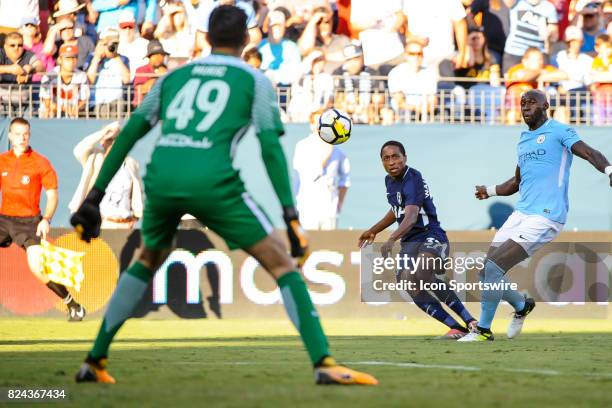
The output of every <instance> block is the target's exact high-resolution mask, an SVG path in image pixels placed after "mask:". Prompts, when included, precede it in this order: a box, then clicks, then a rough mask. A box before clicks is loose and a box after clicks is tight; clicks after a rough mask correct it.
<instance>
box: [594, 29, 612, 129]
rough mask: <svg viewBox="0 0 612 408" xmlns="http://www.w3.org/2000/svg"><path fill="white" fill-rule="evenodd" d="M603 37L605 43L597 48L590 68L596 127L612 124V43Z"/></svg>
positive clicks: (608, 38)
mask: <svg viewBox="0 0 612 408" xmlns="http://www.w3.org/2000/svg"><path fill="white" fill-rule="evenodd" d="M604 36H605V37H606V39H607V41H605V42H602V43H601V44H600V45H599V46H598V47H597V56H596V57H595V59H593V66H592V67H591V78H592V80H593V85H592V90H593V100H594V101H593V102H594V109H595V118H594V119H595V124H596V125H605V124H608V125H609V124H612V42H611V41H610V37H608V36H607V35H606V34H603V35H601V36H600V37H604Z"/></svg>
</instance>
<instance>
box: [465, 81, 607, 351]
mask: <svg viewBox="0 0 612 408" xmlns="http://www.w3.org/2000/svg"><path fill="white" fill-rule="evenodd" d="M547 109H548V101H547V100H546V95H544V93H542V92H540V91H537V90H533V91H528V92H526V93H525V94H524V95H523V96H522V98H521V113H522V115H523V119H524V120H525V123H526V124H527V126H529V130H527V131H524V132H522V133H521V138H520V140H519V144H518V149H517V153H518V165H517V166H516V172H515V175H514V177H512V178H511V179H510V180H508V181H506V182H505V183H503V184H499V185H492V186H488V187H485V186H476V198H478V199H479V200H484V199H487V198H489V197H491V196H495V195H499V196H509V195H512V194H514V193H516V192H517V191H518V192H519V193H520V195H521V198H520V200H519V202H518V204H517V205H516V209H515V211H514V212H513V213H512V215H510V217H508V220H506V222H505V223H504V225H503V226H502V227H501V228H500V229H499V231H498V232H497V234H495V238H494V239H493V242H492V243H491V247H490V248H489V252H488V254H487V261H486V263H485V269H484V273H483V275H482V277H481V279H482V280H483V281H484V282H485V283H495V282H501V281H503V282H506V283H507V282H509V280H508V279H507V278H505V277H504V275H505V274H506V272H507V271H509V270H510V269H511V268H512V267H513V266H514V265H516V264H518V263H520V262H522V261H523V260H525V259H527V258H528V257H530V256H531V255H532V254H533V253H534V252H535V251H537V250H538V249H540V248H541V247H542V246H544V245H545V244H547V243H548V242H550V241H552V240H553V239H555V238H556V237H557V235H559V233H560V232H561V230H562V229H563V224H565V220H566V218H567V210H568V208H569V203H568V198H567V191H568V187H569V171H570V167H571V165H572V157H573V154H575V155H576V156H578V157H580V158H582V159H584V160H587V161H588V162H589V163H591V164H592V165H593V166H594V167H595V168H596V169H597V170H599V171H600V172H602V173H605V174H606V175H607V176H608V177H609V178H610V186H612V166H610V163H609V162H608V160H607V159H606V158H605V157H604V155H603V154H601V152H599V151H597V150H595V149H593V148H592V147H590V146H588V145H587V144H586V143H584V142H583V141H581V140H580V138H579V137H578V135H577V134H576V131H575V130H574V129H573V128H571V127H569V126H567V125H564V124H563V123H560V122H557V121H556V120H554V119H549V118H548V117H547V114H546V110H547ZM501 300H505V301H507V302H508V303H510V304H511V305H512V306H513V307H514V309H515V313H514V315H513V318H512V321H511V322H510V326H509V327H508V338H514V337H516V336H518V335H519V333H520V332H521V329H522V328H523V323H524V321H525V317H526V316H527V315H528V314H529V313H530V312H531V311H532V310H533V308H534V307H535V302H534V300H533V299H530V298H528V299H525V297H524V296H523V295H521V294H520V293H518V292H517V291H515V290H486V291H485V290H483V292H482V299H481V315H480V321H479V322H478V326H476V328H474V329H473V330H472V332H471V333H469V334H468V335H466V336H464V337H463V338H461V339H459V340H458V341H487V340H493V333H491V323H492V322H493V317H494V316H495V310H496V309H497V305H498V304H499V302H500V301H501Z"/></svg>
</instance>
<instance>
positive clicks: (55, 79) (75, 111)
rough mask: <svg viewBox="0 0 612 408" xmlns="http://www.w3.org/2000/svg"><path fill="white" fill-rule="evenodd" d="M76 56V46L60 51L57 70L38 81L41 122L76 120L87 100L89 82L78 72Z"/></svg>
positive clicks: (54, 69)
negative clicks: (45, 120) (62, 119)
mask: <svg viewBox="0 0 612 408" xmlns="http://www.w3.org/2000/svg"><path fill="white" fill-rule="evenodd" d="M78 55H79V52H78V50H77V48H76V43H72V44H71V43H66V44H63V45H62V46H61V47H60V50H59V58H58V60H57V62H58V66H56V67H55V68H53V70H52V71H51V72H50V73H48V74H45V75H44V76H43V78H42V81H41V88H40V99H41V109H40V116H41V117H42V118H62V117H67V118H78V117H79V112H80V111H82V110H83V108H85V105H86V104H87V102H88V100H89V82H88V80H87V75H86V74H85V72H83V71H80V70H79V69H78V68H77V60H78Z"/></svg>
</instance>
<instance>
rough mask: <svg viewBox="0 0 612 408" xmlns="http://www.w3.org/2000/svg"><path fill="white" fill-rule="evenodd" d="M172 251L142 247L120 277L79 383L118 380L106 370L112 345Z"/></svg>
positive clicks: (113, 381)
mask: <svg viewBox="0 0 612 408" xmlns="http://www.w3.org/2000/svg"><path fill="white" fill-rule="evenodd" d="M170 252H172V248H164V249H151V248H146V247H144V245H143V246H141V249H140V254H139V255H138V260H137V261H136V262H134V263H133V264H132V265H131V266H130V267H129V268H128V269H127V270H126V271H125V272H124V273H122V274H121V277H120V278H119V283H117V288H116V289H115V292H114V293H113V297H112V298H111V300H110V302H109V305H108V308H107V310H106V313H105V314H104V320H103V321H102V325H101V326H100V330H99V331H98V335H97V337H96V340H95V342H94V345H93V348H92V350H91V351H90V352H89V354H88V355H87V358H86V359H85V362H84V363H83V365H82V366H81V368H80V370H79V372H78V373H77V374H76V381H77V382H101V383H111V384H114V383H115V379H114V378H113V377H112V376H111V375H110V374H109V373H108V372H107V370H106V365H107V360H108V349H109V347H110V344H111V342H112V341H113V338H114V337H115V334H117V332H118V331H119V329H120V328H121V326H122V325H123V323H124V322H125V321H126V320H127V319H129V318H130V316H131V315H132V312H133V311H134V309H135V308H136V306H137V305H138V303H139V302H140V299H141V298H142V296H143V295H144V292H145V291H146V289H147V286H148V285H149V281H150V280H151V279H152V278H153V273H154V272H155V271H156V270H157V269H159V267H160V266H161V265H162V264H163V263H164V261H165V260H166V258H168V255H170Z"/></svg>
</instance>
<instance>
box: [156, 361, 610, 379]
mask: <svg viewBox="0 0 612 408" xmlns="http://www.w3.org/2000/svg"><path fill="white" fill-rule="evenodd" d="M165 364H176V365H230V366H231V365H236V366H265V365H274V364H286V363H284V362H283V363H281V362H272V361H266V362H264V361H216V362H212V361H170V362H166V363H165ZM345 364H346V365H349V366H351V365H354V366H359V365H362V366H390V367H405V368H417V369H429V370H431V369H433V370H451V371H472V372H479V371H483V372H485V371H501V372H506V373H517V374H537V375H544V376H560V375H561V376H565V375H567V376H584V377H594V378H612V373H576V372H563V371H558V370H539V369H531V368H495V367H491V368H489V367H486V368H483V367H477V366H466V365H450V364H422V363H401V362H394V361H347V362H345Z"/></svg>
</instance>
